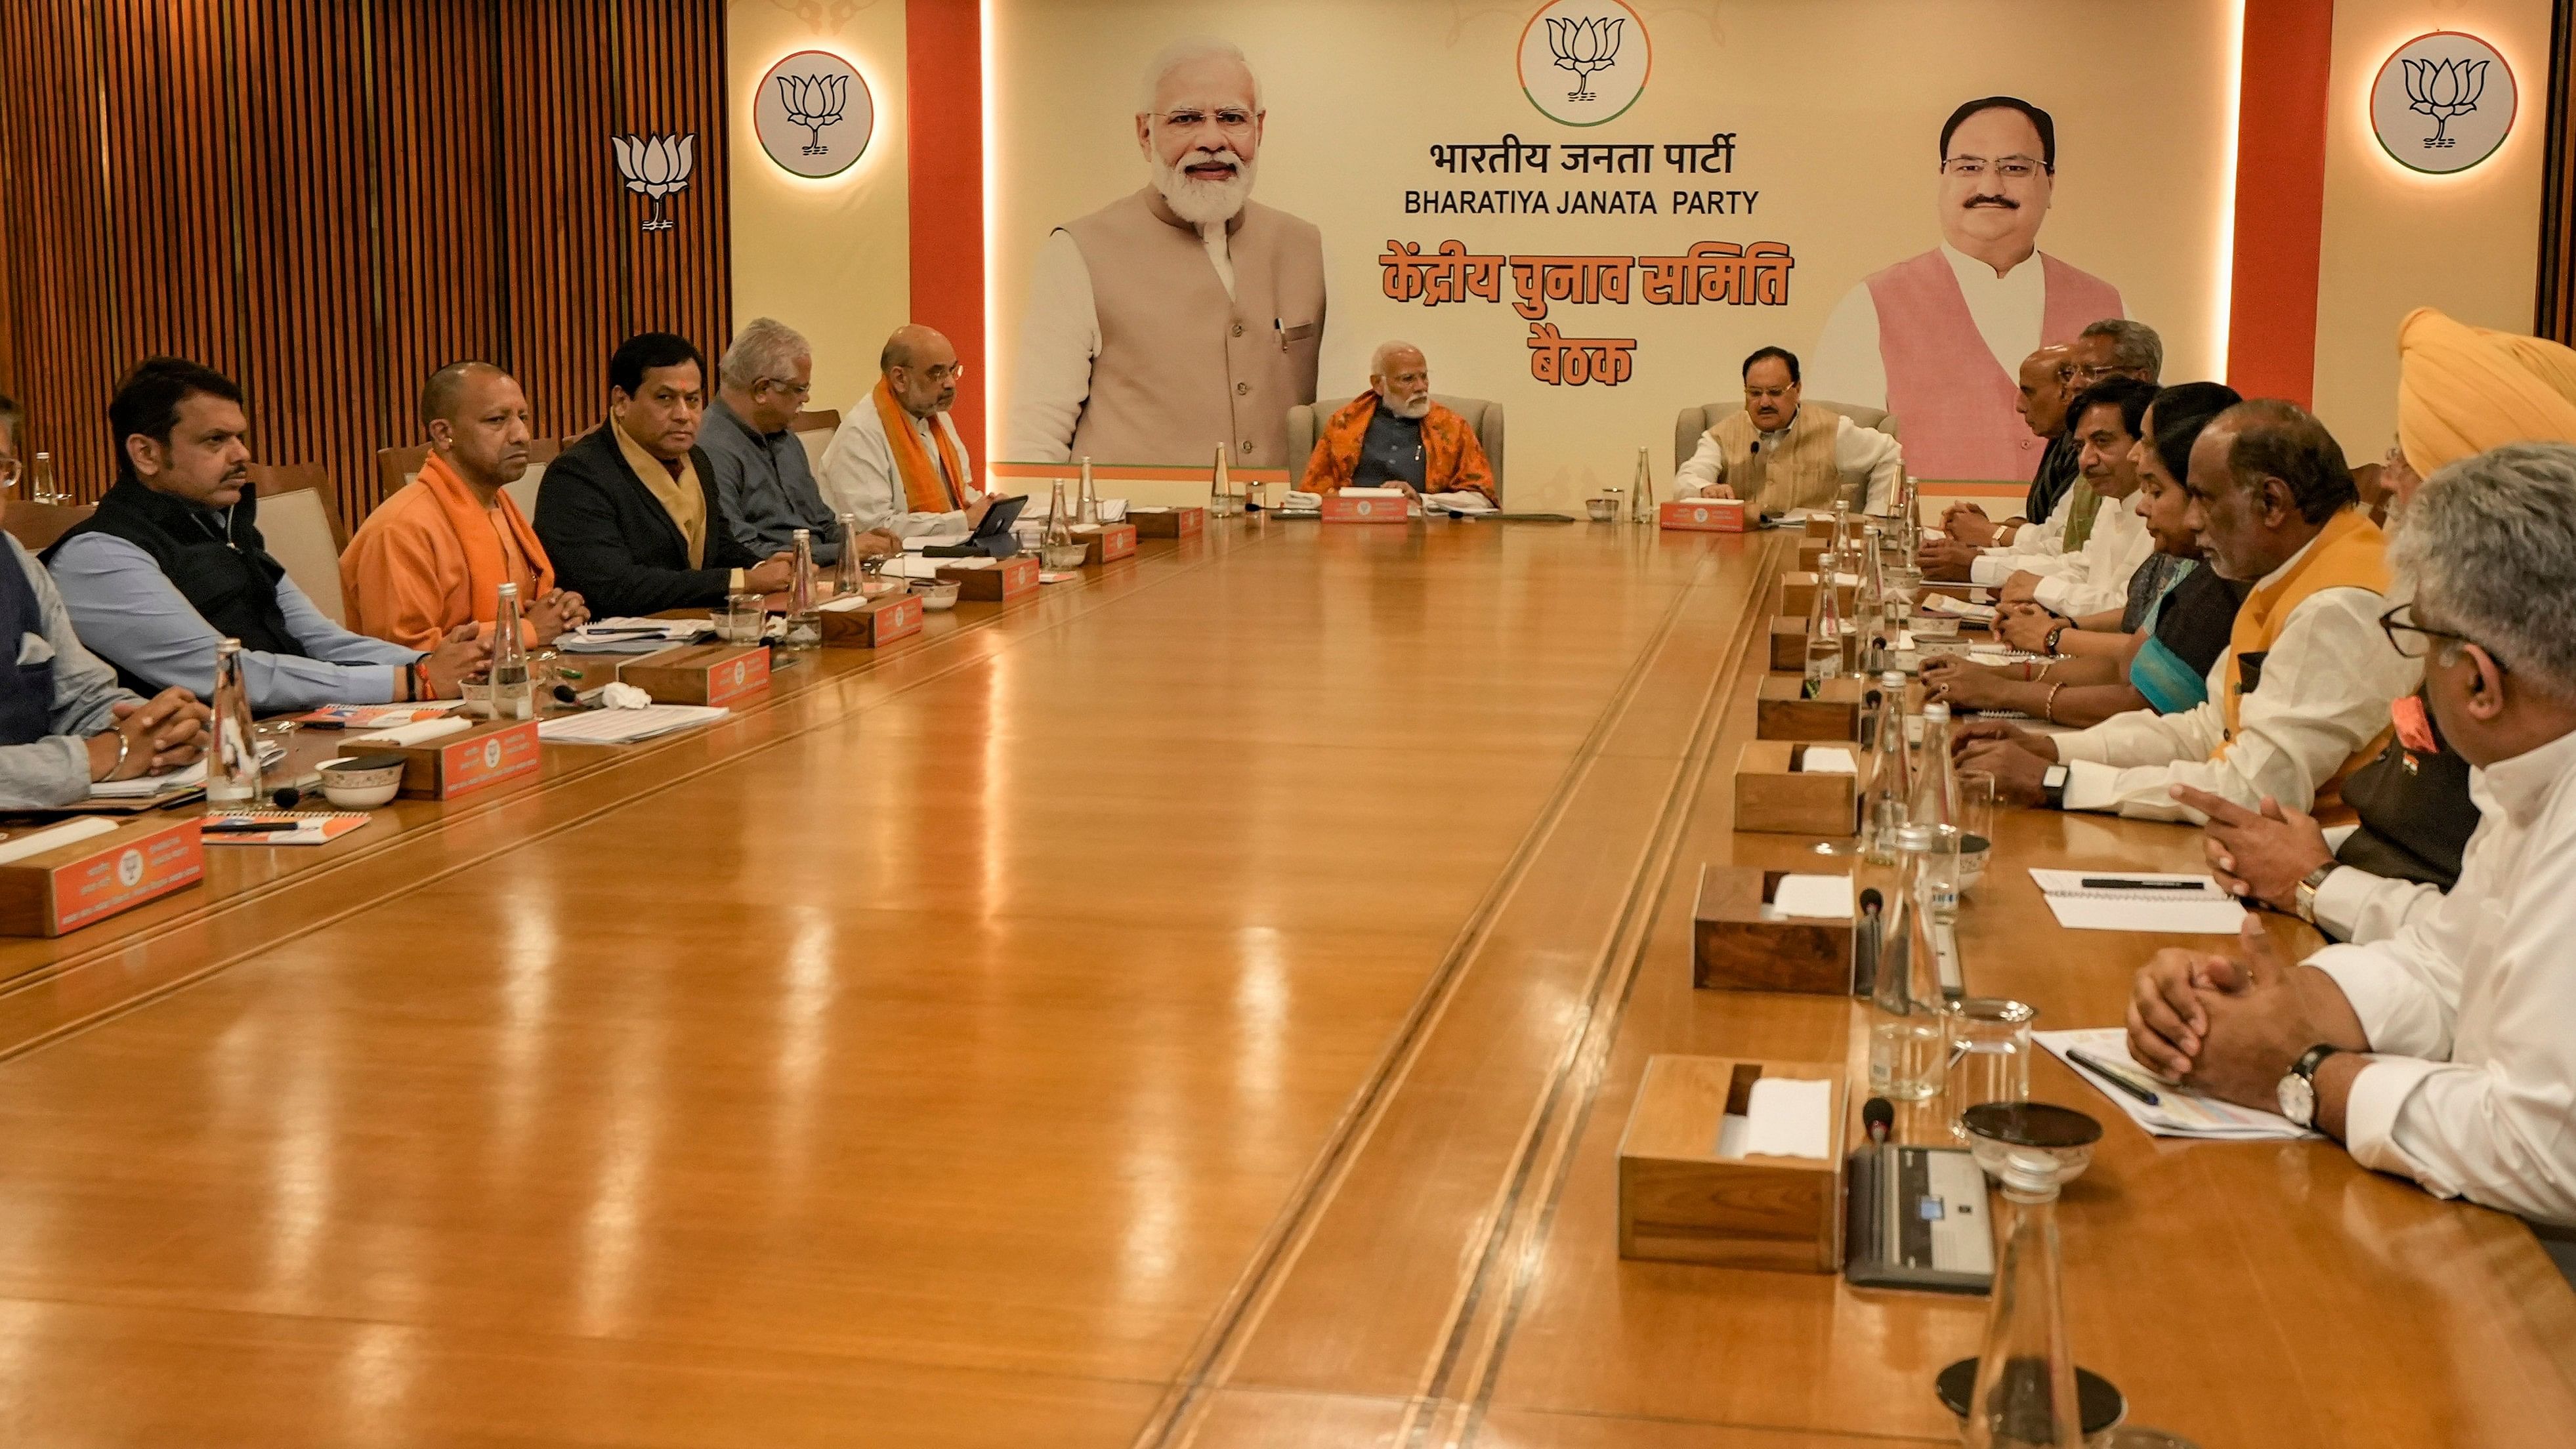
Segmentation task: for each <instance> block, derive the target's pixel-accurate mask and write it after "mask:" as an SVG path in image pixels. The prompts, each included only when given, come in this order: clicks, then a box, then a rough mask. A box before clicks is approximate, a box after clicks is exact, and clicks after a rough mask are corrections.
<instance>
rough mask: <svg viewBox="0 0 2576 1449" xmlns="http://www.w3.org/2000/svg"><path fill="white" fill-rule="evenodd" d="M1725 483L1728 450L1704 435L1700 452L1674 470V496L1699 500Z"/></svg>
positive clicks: (1701, 437) (1700, 443)
mask: <svg viewBox="0 0 2576 1449" xmlns="http://www.w3.org/2000/svg"><path fill="white" fill-rule="evenodd" d="M1725 481H1726V450H1725V449H1724V448H1722V447H1719V446H1718V442H1717V439H1715V438H1712V437H1710V436H1709V435H1708V434H1706V433H1702V434H1700V435H1699V449H1698V451H1696V452H1694V453H1692V454H1691V455H1690V461H1689V462H1687V463H1684V464H1682V465H1681V466H1680V467H1678V468H1675V469H1674V470H1673V496H1674V497H1675V498H1698V497H1701V496H1703V495H1705V494H1706V493H1707V492H1708V490H1710V489H1711V488H1714V487H1716V486H1717V485H1718V484H1720V483H1723V482H1725Z"/></svg>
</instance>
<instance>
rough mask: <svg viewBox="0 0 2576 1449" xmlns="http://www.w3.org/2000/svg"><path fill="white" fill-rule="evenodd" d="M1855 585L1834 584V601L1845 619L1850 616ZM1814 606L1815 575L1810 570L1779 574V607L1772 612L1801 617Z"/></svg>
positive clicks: (1813, 608) (1812, 609) (1805, 615)
mask: <svg viewBox="0 0 2576 1449" xmlns="http://www.w3.org/2000/svg"><path fill="white" fill-rule="evenodd" d="M1855 587H1856V585H1852V584H1837V585H1835V586H1834V603H1835V604H1836V605H1837V606H1838V607H1840V608H1841V609H1842V611H1843V617H1844V618H1846V619H1848V618H1850V617H1851V603H1852V590H1853V589H1854V588H1855ZM1815 607H1816V575H1815V574H1814V573H1813V572H1812V571H1810V570H1806V569H1798V570H1795V571H1793V572H1790V573H1784V574H1782V575H1781V576H1780V607H1779V608H1778V609H1777V610H1775V611H1774V612H1776V613H1779V614H1783V615H1787V616H1789V617H1792V618H1798V619H1803V618H1805V617H1807V615H1808V614H1810V613H1812V612H1814V610H1815Z"/></svg>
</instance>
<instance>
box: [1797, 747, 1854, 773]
mask: <svg viewBox="0 0 2576 1449" xmlns="http://www.w3.org/2000/svg"><path fill="white" fill-rule="evenodd" d="M1798 769H1799V772H1800V773H1802V774H1808V775H1857V774H1859V773H1860V765H1859V763H1858V762H1856V761H1854V760H1853V759H1852V752H1851V751H1849V750H1846V749H1844V748H1842V747H1841V746H1839V745H1809V746H1807V749H1806V752H1805V753H1804V754H1802V755H1800V756H1799V757H1798Z"/></svg>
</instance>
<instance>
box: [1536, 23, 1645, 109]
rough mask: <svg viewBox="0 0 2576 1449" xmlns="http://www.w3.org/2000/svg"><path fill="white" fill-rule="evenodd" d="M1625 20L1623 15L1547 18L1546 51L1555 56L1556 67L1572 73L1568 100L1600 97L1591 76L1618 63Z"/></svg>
mask: <svg viewBox="0 0 2576 1449" xmlns="http://www.w3.org/2000/svg"><path fill="white" fill-rule="evenodd" d="M1627 23H1628V22H1627V19H1626V17H1624V16H1617V17H1608V18H1604V17H1600V16H1586V17H1582V18H1574V17H1565V18H1559V17H1557V16H1549V17H1548V21H1547V52H1548V54H1549V55H1552V56H1554V57H1555V58H1556V68H1557V69H1559V70H1570V71H1572V72H1574V89H1572V90H1570V91H1567V92H1566V93H1565V98H1566V99H1567V100H1569V101H1592V100H1599V99H1600V97H1598V96H1596V95H1594V94H1593V93H1592V77H1593V76H1594V75H1595V74H1597V73H1599V72H1601V71H1605V70H1608V69H1609V68H1610V67H1611V66H1613V65H1615V64H1617V63H1618V60H1619V32H1620V30H1621V29H1622V28H1623V27H1625V26H1626V25H1627Z"/></svg>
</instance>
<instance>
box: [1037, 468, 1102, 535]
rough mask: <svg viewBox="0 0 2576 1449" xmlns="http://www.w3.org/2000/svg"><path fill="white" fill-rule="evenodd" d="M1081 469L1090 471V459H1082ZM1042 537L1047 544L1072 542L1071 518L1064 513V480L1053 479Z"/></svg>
mask: <svg viewBox="0 0 2576 1449" xmlns="http://www.w3.org/2000/svg"><path fill="white" fill-rule="evenodd" d="M1082 467H1083V471H1084V472H1086V473H1088V472H1090V471H1091V460H1090V459H1088V458H1085V459H1083V460H1082ZM1042 539H1043V541H1044V542H1046V543H1047V544H1049V545H1054V544H1062V543H1071V542H1073V520H1071V519H1069V518H1067V517H1065V515H1064V480H1063V479H1061V478H1058V479H1057V480H1055V491H1054V492H1053V493H1052V494H1050V495H1049V496H1048V498H1047V516H1046V532H1045V534H1044V535H1042Z"/></svg>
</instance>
